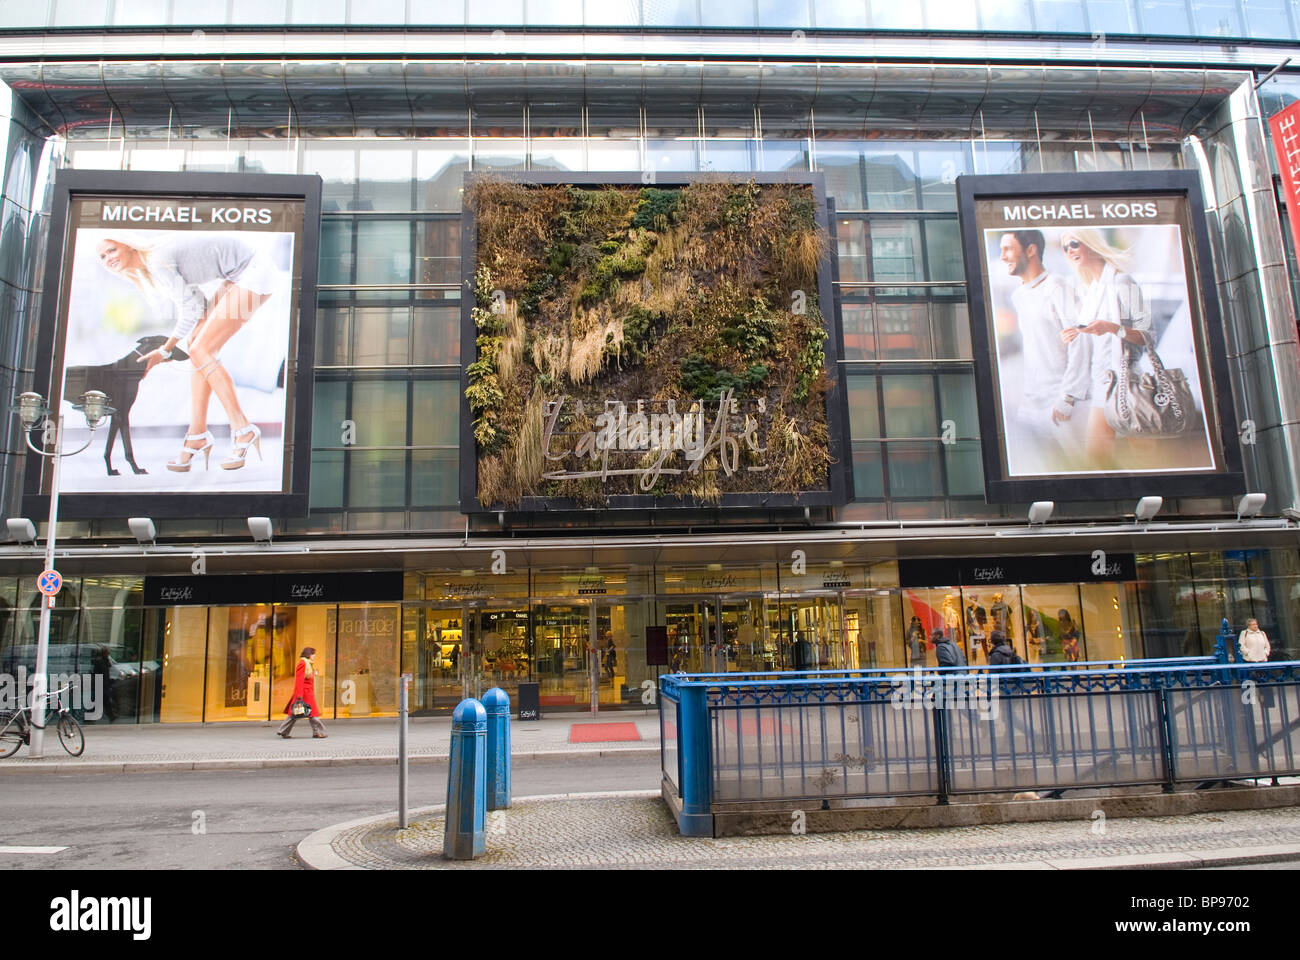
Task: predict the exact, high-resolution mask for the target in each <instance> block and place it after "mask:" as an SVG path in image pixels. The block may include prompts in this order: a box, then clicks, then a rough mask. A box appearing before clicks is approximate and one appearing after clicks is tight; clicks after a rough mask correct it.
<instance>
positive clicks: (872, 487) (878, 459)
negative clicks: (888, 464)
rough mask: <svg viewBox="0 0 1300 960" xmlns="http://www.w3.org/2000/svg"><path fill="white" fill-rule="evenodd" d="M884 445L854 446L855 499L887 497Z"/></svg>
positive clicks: (860, 444) (857, 444)
mask: <svg viewBox="0 0 1300 960" xmlns="http://www.w3.org/2000/svg"><path fill="white" fill-rule="evenodd" d="M882 447H883V444H879V443H866V444H862V443H855V444H853V499H854V500H879V499H881V498H883V497H884V495H885V478H884V472H883V470H882V468H881V467H882V464H883V463H884V459H885V458H884V454H883V452H882Z"/></svg>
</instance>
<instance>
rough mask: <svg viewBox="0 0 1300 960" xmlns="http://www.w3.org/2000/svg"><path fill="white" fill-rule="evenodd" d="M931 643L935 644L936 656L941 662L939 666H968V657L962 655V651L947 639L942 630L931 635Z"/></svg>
mask: <svg viewBox="0 0 1300 960" xmlns="http://www.w3.org/2000/svg"><path fill="white" fill-rule="evenodd" d="M930 642H931V643H933V644H934V654H935V656H936V657H937V658H938V660H939V666H941V667H964V666H966V657H965V656H964V655H963V654H962V652H961V649H960V648H959V647H958V646H957V644H955V643H953V642H952V640H951V639H949V638H948V637H945V636H944V635H943V631H942V630H935V631H934V632H933V633H931V634H930Z"/></svg>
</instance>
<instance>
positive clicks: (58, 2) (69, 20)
mask: <svg viewBox="0 0 1300 960" xmlns="http://www.w3.org/2000/svg"><path fill="white" fill-rule="evenodd" d="M6 6H9V5H8V4H6ZM107 7H108V3H107V0H55V3H54V19H53V20H52V21H51V22H52V24H53V25H54V26H56V27H96V26H100V25H102V24H105V23H107V22H108V19H107V17H108V9H107Z"/></svg>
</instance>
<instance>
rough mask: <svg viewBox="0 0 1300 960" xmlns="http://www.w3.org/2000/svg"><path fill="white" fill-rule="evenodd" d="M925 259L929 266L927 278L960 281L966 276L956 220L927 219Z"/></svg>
mask: <svg viewBox="0 0 1300 960" xmlns="http://www.w3.org/2000/svg"><path fill="white" fill-rule="evenodd" d="M925 260H926V266H927V267H928V268H929V276H928V277H926V279H927V280H956V281H958V282H960V281H962V280H964V279H965V278H966V271H965V267H964V265H963V263H962V257H961V233H960V231H959V230H958V227H957V221H956V220H927V221H925Z"/></svg>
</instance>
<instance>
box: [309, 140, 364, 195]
mask: <svg viewBox="0 0 1300 960" xmlns="http://www.w3.org/2000/svg"><path fill="white" fill-rule="evenodd" d="M302 172H303V173H318V174H320V178H321V181H322V184H321V209H322V210H325V211H330V210H350V209H352V204H353V198H354V195H355V193H356V184H357V152H356V149H355V148H354V147H351V146H347V147H341V146H310V145H308V146H304V147H303V151H302Z"/></svg>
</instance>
